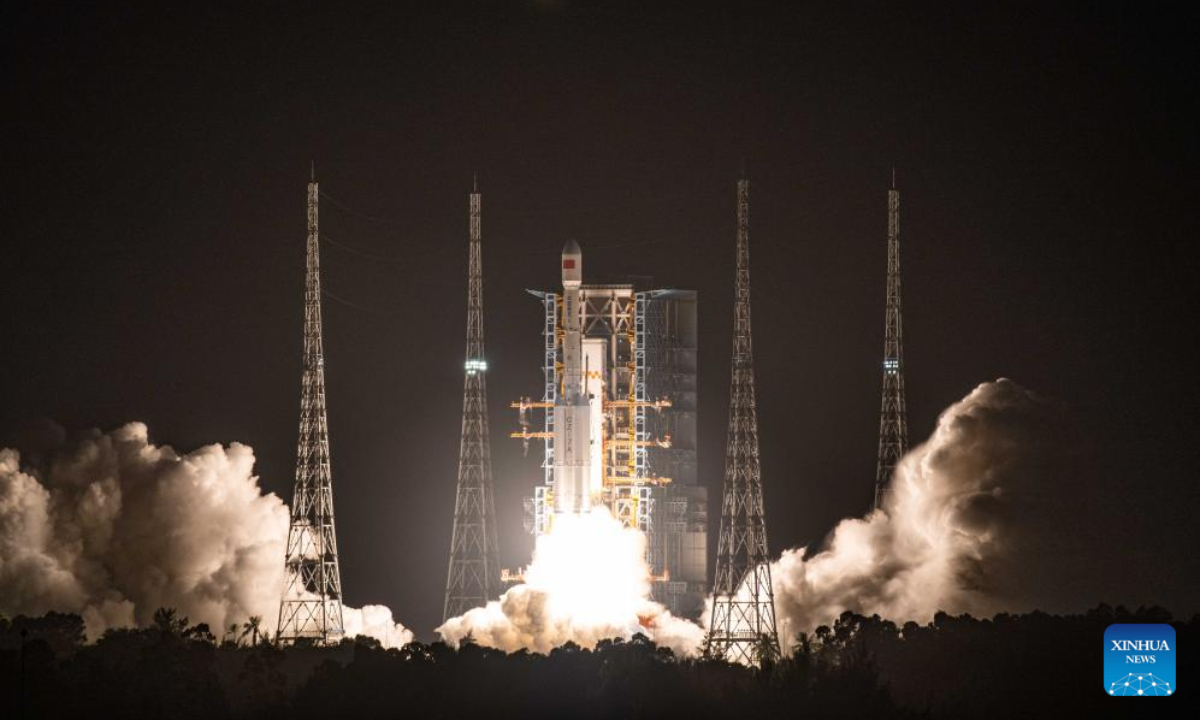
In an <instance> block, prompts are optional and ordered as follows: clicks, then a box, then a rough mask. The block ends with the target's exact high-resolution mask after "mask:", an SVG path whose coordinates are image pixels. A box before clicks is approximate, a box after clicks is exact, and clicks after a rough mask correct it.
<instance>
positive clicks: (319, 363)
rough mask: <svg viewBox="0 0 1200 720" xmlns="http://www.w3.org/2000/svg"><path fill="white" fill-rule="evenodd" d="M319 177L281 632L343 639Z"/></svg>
mask: <svg viewBox="0 0 1200 720" xmlns="http://www.w3.org/2000/svg"><path fill="white" fill-rule="evenodd" d="M317 197H318V190H317V182H316V178H315V177H314V178H313V179H312V182H310V183H309V184H308V270H307V276H306V282H305V288H304V380H303V390H302V393H301V396H300V439H299V442H298V445H297V450H296V487H295V490H294V491H293V493H292V521H291V526H290V527H289V528H288V540H287V555H286V559H285V561H284V568H285V570H284V572H285V574H286V578H285V583H284V591H283V599H282V600H281V601H280V603H279V630H278V638H279V641H280V642H282V643H297V642H301V643H321V644H329V643H336V642H338V641H339V640H341V639H342V636H343V635H344V634H345V625H344V624H343V622H342V579H341V574H340V572H339V570H338V553H337V537H336V533H335V532H334V527H333V484H332V478H331V475H330V470H329V423H328V419H327V418H326V414H325V351H324V346H323V344H322V342H321V274H320V252H319V247H318V245H319V237H320V235H319V232H318V230H317Z"/></svg>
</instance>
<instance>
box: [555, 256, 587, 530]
mask: <svg viewBox="0 0 1200 720" xmlns="http://www.w3.org/2000/svg"><path fill="white" fill-rule="evenodd" d="M562 282H563V310H562V311H563V383H562V391H561V392H560V393H559V394H558V399H557V400H555V402H554V513H555V515H564V514H573V515H579V514H582V513H586V512H589V511H590V510H591V504H592V503H591V500H592V497H591V475H592V437H591V435H592V433H591V426H592V422H591V414H592V409H591V398H589V397H588V393H587V390H586V388H585V386H584V367H583V330H582V328H581V327H580V311H579V302H580V298H579V289H580V285H582V284H583V254H582V252H581V251H580V250H579V245H578V244H576V243H575V241H574V240H571V241H569V242H568V243H567V245H566V247H564V248H563V254H562Z"/></svg>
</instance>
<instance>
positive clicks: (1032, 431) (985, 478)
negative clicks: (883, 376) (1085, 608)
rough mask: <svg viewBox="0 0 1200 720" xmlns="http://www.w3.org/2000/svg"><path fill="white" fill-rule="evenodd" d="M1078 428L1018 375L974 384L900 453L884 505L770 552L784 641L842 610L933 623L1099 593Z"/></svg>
mask: <svg viewBox="0 0 1200 720" xmlns="http://www.w3.org/2000/svg"><path fill="white" fill-rule="evenodd" d="M1072 428H1073V424H1072V423H1071V422H1069V419H1068V418H1067V414H1066V412H1065V410H1064V409H1063V408H1062V407H1061V406H1060V405H1059V404H1057V403H1054V402H1051V401H1048V400H1046V399H1043V398H1041V397H1039V396H1037V395H1035V394H1034V393H1031V392H1029V391H1027V390H1025V389H1024V388H1022V387H1020V386H1019V385H1017V384H1016V383H1014V382H1012V381H1009V380H1003V379H1002V380H998V381H996V382H989V383H984V384H982V385H980V386H979V387H977V388H975V390H974V391H973V392H971V394H970V395H968V396H967V397H966V398H964V399H963V400H961V401H959V402H958V403H956V404H954V405H952V406H951V407H950V408H948V409H947V410H946V411H945V412H944V413H943V414H942V416H941V417H940V419H939V420H938V425H937V429H936V430H935V432H934V434H933V436H932V437H931V438H930V439H929V440H928V441H927V442H926V443H925V444H924V445H921V446H920V447H917V448H915V449H914V450H912V451H911V452H910V453H909V454H908V455H906V456H905V457H904V458H903V460H902V461H901V462H900V464H899V466H898V467H897V469H896V474H895V476H894V478H893V481H892V490H891V492H890V494H889V495H888V497H887V499H886V501H885V505H884V507H883V508H882V510H880V511H876V512H872V513H871V514H870V515H868V516H867V517H865V518H863V519H847V520H843V521H842V522H841V523H840V524H839V525H838V526H837V527H836V528H835V529H834V530H833V532H832V533H831V534H830V536H829V537H828V538H827V539H826V543H825V547H824V548H823V549H822V550H820V551H819V552H817V553H815V554H811V555H810V554H809V552H808V549H807V548H799V549H793V550H788V551H785V552H784V553H783V555H782V557H781V558H780V559H779V560H778V561H777V562H776V563H774V565H773V567H772V580H773V585H774V590H775V603H776V608H777V616H778V617H779V631H780V640H781V642H783V643H784V644H785V645H786V644H789V643H791V642H793V641H794V638H795V636H796V634H797V633H799V632H801V631H812V630H813V629H814V628H815V627H817V626H818V625H822V624H831V623H832V622H833V620H835V619H836V618H837V617H838V615H840V614H841V613H842V612H843V611H845V610H851V611H854V612H857V613H860V614H863V615H873V614H878V615H880V616H882V617H884V618H887V619H890V620H893V621H897V622H904V621H908V620H915V621H918V622H927V621H929V620H930V619H932V617H933V615H934V614H935V613H936V612H937V611H939V610H942V611H945V612H948V613H951V614H959V613H964V612H966V613H971V614H974V615H988V614H993V613H996V612H1000V611H1011V612H1018V611H1028V610H1032V609H1034V608H1035V607H1036V608H1038V609H1042V610H1046V611H1055V610H1060V609H1066V608H1067V607H1069V606H1071V605H1075V606H1077V605H1078V604H1079V603H1081V602H1083V603H1087V602H1094V601H1095V600H1096V596H1095V595H1094V594H1090V595H1089V593H1094V592H1095V588H1091V589H1089V590H1087V591H1086V592H1085V591H1084V588H1086V587H1087V586H1088V585H1089V580H1088V570H1087V567H1086V558H1088V557H1093V556H1094V555H1095V553H1094V551H1092V552H1087V550H1088V548H1086V547H1085V546H1084V544H1083V543H1082V542H1081V537H1082V535H1081V533H1080V531H1081V530H1083V529H1084V528H1085V527H1087V526H1088V524H1089V523H1093V522H1095V521H1096V516H1095V512H1094V509H1095V505H1094V504H1092V503H1091V502H1089V501H1088V500H1087V499H1086V498H1087V495H1088V492H1087V488H1086V486H1085V482H1084V480H1085V478H1086V477H1087V476H1088V474H1087V471H1086V468H1084V467H1081V465H1083V464H1084V463H1082V462H1081V460H1082V453H1081V452H1080V449H1081V443H1080V442H1079V440H1078V438H1077V436H1076V434H1075V432H1074V431H1073V430H1072Z"/></svg>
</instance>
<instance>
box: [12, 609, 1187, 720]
mask: <svg viewBox="0 0 1200 720" xmlns="http://www.w3.org/2000/svg"><path fill="white" fill-rule="evenodd" d="M1170 621H1171V618H1170V616H1169V615H1168V614H1167V613H1166V612H1165V611H1163V610H1161V609H1158V608H1149V609H1144V608H1143V609H1139V610H1138V611H1136V612H1129V611H1127V610H1125V609H1123V608H1116V609H1113V608H1110V607H1108V606H1105V605H1101V606H1099V607H1097V608H1096V609H1094V610H1091V611H1089V612H1088V613H1086V614H1084V615H1070V616H1052V615H1047V614H1044V613H1038V612H1035V613H1030V614H1027V615H999V616H997V617H995V618H993V619H991V620H977V619H973V618H971V617H969V616H962V617H951V616H948V615H945V614H939V615H938V616H937V617H936V618H935V619H934V620H933V622H932V623H930V624H928V625H917V624H916V623H908V624H906V625H904V626H902V627H897V626H896V625H895V624H894V623H892V622H889V621H885V620H880V619H879V618H878V617H873V618H864V617H862V616H859V615H854V614H852V613H846V614H844V615H843V616H842V617H841V618H840V619H839V620H838V621H837V623H835V624H834V626H833V627H821V628H818V629H817V631H816V632H814V633H812V634H811V635H802V636H801V637H799V638H798V639H797V643H796V647H795V650H794V652H793V653H791V655H790V656H788V657H786V658H783V659H781V660H779V661H778V662H775V663H772V664H770V665H768V666H765V667H763V668H761V669H752V668H744V667H740V666H736V665H731V664H728V663H725V662H723V661H720V660H716V659H680V658H677V657H675V656H674V655H673V654H672V653H671V652H670V651H669V650H667V649H665V648H659V647H655V646H654V644H653V643H651V642H650V641H649V640H647V639H646V638H644V637H642V636H637V637H635V638H634V639H633V640H630V641H627V642H624V641H607V642H603V643H601V644H600V645H599V646H598V647H597V648H596V649H595V650H584V649H580V648H578V647H575V646H566V647H562V648H559V649H557V650H555V651H553V652H552V653H550V654H549V655H548V656H543V655H537V654H532V653H526V652H518V653H512V654H505V653H502V652H499V651H496V650H490V649H487V648H483V647H479V646H477V645H473V644H465V645H464V646H463V647H462V648H460V649H459V650H457V651H456V650H453V649H451V648H449V647H447V646H446V645H443V644H441V643H434V644H432V645H425V644H421V643H412V644H410V645H408V646H406V647H405V648H403V649H400V650H384V649H382V648H380V647H379V645H378V644H377V643H375V642H374V641H372V640H364V639H360V640H357V641H353V642H351V641H347V642H345V643H343V644H342V645H341V646H338V647H333V648H315V647H294V648H278V647H275V646H273V645H271V644H269V643H267V642H266V641H265V640H260V639H259V634H258V629H257V622H251V623H247V624H246V625H244V626H241V627H236V626H235V627H231V628H228V629H226V630H224V631H221V632H220V637H218V636H217V635H214V633H213V632H212V631H211V629H210V628H208V627H207V626H205V625H203V624H200V625H191V624H189V622H188V620H187V618H181V617H178V616H177V615H176V613H175V612H174V611H171V610H169V609H164V610H160V611H159V612H158V613H156V615H155V619H154V625H153V626H152V627H150V628H144V629H125V630H110V631H108V632H106V633H105V634H104V635H103V636H102V637H101V638H100V639H99V640H98V641H97V642H95V643H92V644H88V643H86V642H85V641H84V624H83V621H82V620H81V619H80V618H79V617H78V616H75V615H64V614H59V613H49V614H47V615H46V616H44V617H41V618H27V617H17V618H16V619H13V620H6V619H0V683H3V695H2V697H3V698H4V701H3V702H4V705H3V707H4V708H6V710H5V711H4V712H2V713H0V715H2V716H3V717H5V718H8V717H12V718H17V717H20V715H19V713H20V712H21V705H22V703H23V706H24V716H25V717H27V718H73V719H78V718H88V717H123V718H204V719H205V720H219V719H221V718H276V717H278V718H283V717H288V718H323V719H326V720H328V719H330V718H342V717H345V718H383V717H387V718H392V717H394V718H484V717H486V718H508V717H514V718H516V717H519V718H550V717H554V718H642V717H645V718H653V717H688V718H710V717H712V718H716V717H742V718H760V717H785V716H790V717H804V718H857V717H870V718H1014V717H1041V716H1061V717H1089V718H1091V717H1129V716H1130V713H1131V712H1132V713H1134V714H1136V715H1143V714H1145V715H1147V716H1151V715H1153V716H1155V717H1164V716H1170V715H1172V714H1179V715H1180V716H1187V715H1189V714H1190V711H1193V710H1195V708H1194V707H1189V706H1190V705H1195V703H1194V701H1193V700H1192V698H1193V697H1194V696H1195V693H1196V690H1195V689H1194V688H1192V687H1189V684H1188V682H1187V680H1186V679H1188V678H1194V677H1195V672H1194V668H1195V667H1196V663H1195V661H1194V660H1193V659H1192V658H1194V657H1195V656H1196V654H1197V653H1198V652H1200V646H1198V645H1197V644H1196V642H1195V641H1196V635H1197V633H1196V631H1197V627H1198V626H1200V616H1198V617H1193V618H1192V620H1191V621H1188V622H1178V621H1176V622H1173V623H1172V624H1173V625H1174V626H1175V629H1176V632H1177V634H1178V639H1177V643H1178V645H1179V646H1180V647H1181V648H1182V649H1181V650H1180V651H1179V652H1178V658H1179V662H1180V663H1181V666H1180V667H1179V678H1180V685H1181V687H1180V690H1179V692H1178V693H1177V694H1176V695H1175V696H1173V697H1170V698H1161V699H1149V698H1141V699H1133V698H1110V697H1108V696H1106V695H1105V694H1104V692H1103V689H1102V686H1103V679H1102V666H1103V657H1102V651H1101V648H1102V640H1103V634H1104V629H1105V627H1107V626H1108V625H1109V624H1111V623H1114V622H1170ZM9 710H11V711H12V712H11V714H10V712H9Z"/></svg>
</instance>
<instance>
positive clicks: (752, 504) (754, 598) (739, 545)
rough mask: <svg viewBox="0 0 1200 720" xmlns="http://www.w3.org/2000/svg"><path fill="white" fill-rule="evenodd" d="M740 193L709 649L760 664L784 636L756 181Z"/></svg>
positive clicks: (772, 654) (771, 657)
mask: <svg viewBox="0 0 1200 720" xmlns="http://www.w3.org/2000/svg"><path fill="white" fill-rule="evenodd" d="M737 190H738V206H737V224H738V225H737V280H736V283H735V287H736V289H735V294H734V316H733V380H732V386H731V391H730V399H729V438H728V444H727V446H726V449H725V492H724V498H723V500H722V502H721V535H720V539H719V541H718V544H717V572H716V577H715V580H714V583H713V608H712V618H711V625H710V627H709V636H708V650H709V652H710V653H712V654H713V655H715V656H718V657H724V658H726V659H728V660H732V661H736V662H747V663H752V664H757V663H758V662H759V661H761V660H764V659H769V660H774V659H776V658H778V657H779V635H778V633H777V632H776V629H775V600H774V593H773V592H772V590H771V567H770V557H769V556H768V554H767V523H766V517H765V515H764V512H763V492H762V478H761V473H760V469H759V461H758V417H757V413H756V411H755V398H754V354H753V348H752V344H751V336H750V181H749V180H747V179H745V178H742V179H741V180H739V181H738V186H737Z"/></svg>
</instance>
